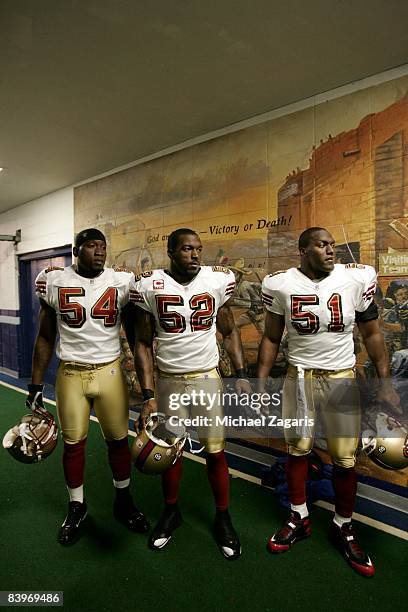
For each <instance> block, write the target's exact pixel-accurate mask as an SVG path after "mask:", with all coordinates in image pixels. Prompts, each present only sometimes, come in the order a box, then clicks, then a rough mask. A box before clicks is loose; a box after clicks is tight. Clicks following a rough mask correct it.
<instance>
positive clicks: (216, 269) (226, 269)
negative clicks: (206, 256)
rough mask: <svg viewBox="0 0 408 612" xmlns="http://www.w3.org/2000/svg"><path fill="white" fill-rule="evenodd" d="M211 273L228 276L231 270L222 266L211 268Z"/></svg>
mask: <svg viewBox="0 0 408 612" xmlns="http://www.w3.org/2000/svg"><path fill="white" fill-rule="evenodd" d="M212 271H213V272H224V274H229V273H230V272H231V270H229V269H228V268H224V266H212Z"/></svg>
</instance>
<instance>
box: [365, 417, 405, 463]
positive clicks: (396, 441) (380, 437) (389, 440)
mask: <svg viewBox="0 0 408 612" xmlns="http://www.w3.org/2000/svg"><path fill="white" fill-rule="evenodd" d="M375 425H376V432H374V431H365V432H364V433H363V435H362V444H363V451H364V452H365V453H366V455H368V457H370V459H372V460H373V461H374V463H376V464H377V465H379V466H380V467H382V468H385V469H388V470H403V469H404V468H405V467H407V466H408V432H407V430H406V429H405V427H404V426H403V425H402V424H401V423H399V422H398V421H397V420H396V419H394V418H393V417H391V416H389V415H387V414H385V413H384V412H380V413H378V415H377V418H376V422H375Z"/></svg>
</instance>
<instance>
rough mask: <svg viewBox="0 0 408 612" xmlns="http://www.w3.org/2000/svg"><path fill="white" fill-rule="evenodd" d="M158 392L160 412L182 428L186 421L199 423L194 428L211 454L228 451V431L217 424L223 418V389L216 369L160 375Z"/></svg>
mask: <svg viewBox="0 0 408 612" xmlns="http://www.w3.org/2000/svg"><path fill="white" fill-rule="evenodd" d="M156 391H157V403H158V409H159V412H163V413H164V414H166V415H167V416H169V417H175V418H176V420H177V421H178V422H180V425H182V424H183V422H184V420H185V419H194V418H197V420H199V423H200V424H199V425H197V426H195V425H194V429H196V431H197V435H198V438H199V440H200V442H201V444H202V445H203V446H204V448H205V450H206V451H207V453H219V452H220V451H222V450H223V449H224V448H225V431H224V430H225V428H224V426H223V425H220V424H218V423H217V421H218V420H219V419H222V416H223V406H222V392H223V386H222V381H221V378H220V375H219V374H218V371H217V369H216V368H214V369H213V370H209V371H208V372H189V373H186V374H168V373H166V372H160V373H159V378H158V381H157V388H156ZM188 396H189V397H190V398H191V401H189V402H188ZM183 397H184V398H186V401H185V402H184V401H183V400H182V398H183ZM209 398H214V399H215V401H214V402H213V399H211V400H209ZM182 401H183V404H184V403H185V404H186V405H183V404H182Z"/></svg>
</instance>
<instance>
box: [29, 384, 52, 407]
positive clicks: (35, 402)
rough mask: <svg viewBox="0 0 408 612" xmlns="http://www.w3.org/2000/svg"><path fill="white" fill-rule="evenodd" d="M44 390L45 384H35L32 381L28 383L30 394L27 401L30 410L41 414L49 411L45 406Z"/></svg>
mask: <svg viewBox="0 0 408 612" xmlns="http://www.w3.org/2000/svg"><path fill="white" fill-rule="evenodd" d="M43 390H44V385H33V384H31V383H30V384H29V385H28V396H27V398H26V401H25V405H26V408H28V410H31V411H32V412H39V413H41V414H44V413H47V412H48V411H47V410H46V409H45V407H44V400H43Z"/></svg>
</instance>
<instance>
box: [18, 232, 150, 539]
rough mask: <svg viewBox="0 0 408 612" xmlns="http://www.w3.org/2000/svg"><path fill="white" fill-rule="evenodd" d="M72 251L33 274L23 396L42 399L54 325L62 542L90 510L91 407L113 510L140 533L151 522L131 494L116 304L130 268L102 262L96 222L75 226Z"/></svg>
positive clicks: (120, 303) (125, 296) (121, 301)
mask: <svg viewBox="0 0 408 612" xmlns="http://www.w3.org/2000/svg"><path fill="white" fill-rule="evenodd" d="M73 253H74V256H75V257H77V263H76V265H72V266H68V267H67V268H49V269H47V270H43V271H42V272H40V274H39V275H38V277H37V279H36V292H37V295H38V297H39V299H40V303H41V308H40V315H39V332H38V336H37V339H36V342H35V346H34V353H33V365H32V383H31V384H30V385H29V386H28V390H29V395H28V398H27V401H26V405H27V406H28V407H30V408H31V409H33V410H34V409H38V408H39V409H41V407H43V397H42V392H43V377H44V372H45V370H46V369H47V366H48V364H49V362H50V359H51V357H52V354H53V350H54V345H55V341H56V337H57V332H58V334H59V340H58V345H57V356H58V357H59V359H60V360H61V361H60V364H59V367H58V373H57V380H56V386H55V391H56V400H57V412H58V418H59V422H60V426H61V432H62V437H63V440H64V451H63V468H64V474H65V481H66V485H67V488H68V494H69V505H68V514H67V516H66V518H65V520H64V522H63V524H62V526H61V528H60V530H59V534H58V541H59V542H60V544H71V543H73V542H74V541H75V540H76V539H77V537H78V535H79V527H80V524H81V522H82V521H83V520H84V518H85V517H86V515H87V505H86V501H85V499H84V487H83V483H84V465H85V445H86V440H87V435H88V427H89V416H90V411H91V408H93V409H94V411H95V414H96V416H97V417H98V420H99V424H100V427H101V429H102V433H103V435H104V438H105V441H106V444H107V450H108V459H109V464H110V467H111V470H112V474H113V483H114V487H115V492H116V497H115V501H114V516H115V518H116V519H117V520H118V521H120V522H121V523H123V524H124V525H125V526H126V527H128V528H129V529H130V530H131V531H136V532H140V533H145V532H146V531H147V530H148V528H149V525H148V522H147V520H146V518H145V517H144V515H143V514H142V513H141V512H140V511H139V510H138V509H137V508H136V506H135V505H134V503H133V500H132V497H131V494H130V471H131V457H130V451H129V446H128V420H129V408H128V391H127V385H126V383H125V380H124V377H123V374H122V371H121V368H120V363H119V355H120V339H119V330H120V316H121V310H122V309H123V308H124V307H125V306H126V305H127V304H128V302H129V284H130V282H131V280H132V279H133V278H134V275H133V273H130V272H118V271H115V270H113V269H111V268H104V265H105V260H106V240H105V236H104V235H103V233H102V232H100V231H99V230H97V229H94V228H90V229H87V230H83V231H81V232H79V234H78V235H77V236H76V239H75V247H74V249H73Z"/></svg>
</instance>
